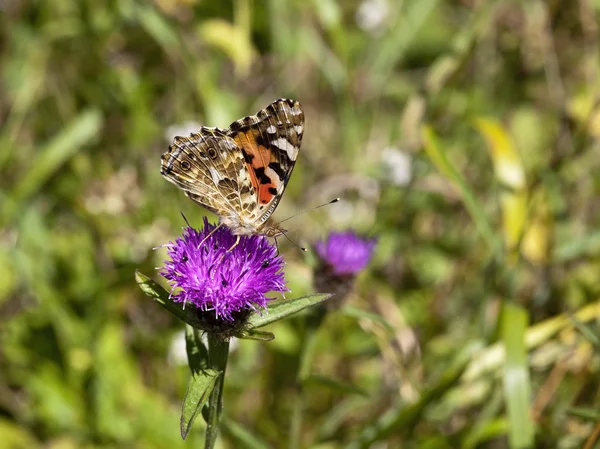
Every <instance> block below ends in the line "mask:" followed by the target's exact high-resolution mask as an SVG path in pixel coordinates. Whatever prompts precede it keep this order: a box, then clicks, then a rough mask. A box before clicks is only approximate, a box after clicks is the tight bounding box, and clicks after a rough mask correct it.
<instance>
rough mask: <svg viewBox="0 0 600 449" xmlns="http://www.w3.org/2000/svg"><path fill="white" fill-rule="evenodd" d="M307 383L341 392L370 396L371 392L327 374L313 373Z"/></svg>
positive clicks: (305, 382)
mask: <svg viewBox="0 0 600 449" xmlns="http://www.w3.org/2000/svg"><path fill="white" fill-rule="evenodd" d="M304 384H305V385H314V386H323V387H327V388H329V389H330V390H333V391H337V392H339V393H347V394H348V393H349V394H357V395H360V396H365V397H366V396H368V395H369V394H368V393H367V392H366V391H365V390H363V389H362V388H360V387H357V386H356V385H352V384H351V383H349V382H344V381H342V380H339V379H333V378H331V377H327V376H321V375H318V374H311V375H310V376H308V377H307V378H306V380H305V381H304Z"/></svg>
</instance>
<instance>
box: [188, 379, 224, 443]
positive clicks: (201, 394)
mask: <svg viewBox="0 0 600 449" xmlns="http://www.w3.org/2000/svg"><path fill="white" fill-rule="evenodd" d="M220 375H221V372H220V371H216V370H213V369H205V370H203V371H200V372H198V373H197V374H192V376H190V381H189V383H188V388H187V391H186V393H185V398H184V400H183V407H182V409H181V426H180V430H181V437H182V438H183V439H184V440H185V438H186V437H187V435H188V433H189V432H190V429H191V427H192V424H193V422H194V420H195V419H196V417H197V416H198V413H199V412H200V411H201V410H202V407H204V404H206V402H207V401H208V399H209V398H210V394H211V393H212V391H213V388H214V387H215V384H216V382H217V379H218V378H219V376H220Z"/></svg>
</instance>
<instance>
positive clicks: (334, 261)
mask: <svg viewBox="0 0 600 449" xmlns="http://www.w3.org/2000/svg"><path fill="white" fill-rule="evenodd" d="M375 244H376V241H375V240H368V239H363V238H361V237H358V236H357V235H356V234H355V233H354V232H352V231H346V232H333V233H331V234H330V235H329V237H328V239H327V240H326V241H321V242H317V243H316V244H315V246H316V249H317V253H318V254H319V256H320V257H321V259H322V260H323V262H325V264H326V265H327V266H328V267H330V269H331V271H332V272H333V274H334V275H337V276H344V275H355V274H357V273H358V272H359V271H361V270H362V269H363V268H365V267H366V266H367V264H368V263H369V260H370V259H371V255H372V253H373V249H374V248H375Z"/></svg>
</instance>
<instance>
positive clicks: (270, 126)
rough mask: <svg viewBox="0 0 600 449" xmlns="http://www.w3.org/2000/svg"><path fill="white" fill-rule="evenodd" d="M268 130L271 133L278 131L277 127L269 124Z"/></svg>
mask: <svg viewBox="0 0 600 449" xmlns="http://www.w3.org/2000/svg"><path fill="white" fill-rule="evenodd" d="M267 132H268V133H269V134H275V133H276V132H277V128H275V127H274V126H273V125H269V126H268V128H267Z"/></svg>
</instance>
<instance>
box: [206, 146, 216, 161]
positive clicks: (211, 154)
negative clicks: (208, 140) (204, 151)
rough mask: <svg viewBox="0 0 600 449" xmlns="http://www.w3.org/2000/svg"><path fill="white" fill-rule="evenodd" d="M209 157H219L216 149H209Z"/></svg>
mask: <svg viewBox="0 0 600 449" xmlns="http://www.w3.org/2000/svg"><path fill="white" fill-rule="evenodd" d="M208 156H209V157H210V158H211V159H214V158H216V157H217V150H215V149H214V148H209V149H208Z"/></svg>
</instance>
